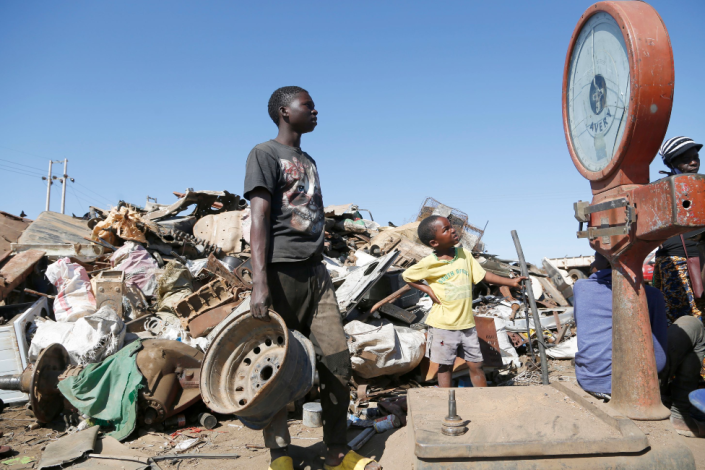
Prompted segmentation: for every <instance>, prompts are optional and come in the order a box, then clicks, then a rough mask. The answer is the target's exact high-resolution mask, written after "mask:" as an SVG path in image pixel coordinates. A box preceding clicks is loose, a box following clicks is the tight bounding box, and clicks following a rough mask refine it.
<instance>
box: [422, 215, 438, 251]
mask: <svg viewBox="0 0 705 470" xmlns="http://www.w3.org/2000/svg"><path fill="white" fill-rule="evenodd" d="M442 218H443V216H441V215H429V216H428V217H426V218H425V219H423V220H422V221H421V223H420V224H419V228H418V234H419V240H421V243H423V244H424V245H426V246H431V240H433V239H434V238H435V237H436V227H435V225H436V221H437V220H438V219H442Z"/></svg>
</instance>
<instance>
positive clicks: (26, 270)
mask: <svg viewBox="0 0 705 470" xmlns="http://www.w3.org/2000/svg"><path fill="white" fill-rule="evenodd" d="M44 255H45V252H44V251H41V250H28V251H24V252H22V253H18V254H16V255H15V256H13V257H12V258H10V259H9V260H8V261H7V262H6V263H5V264H4V265H3V267H2V268H0V300H3V299H4V298H5V297H7V296H8V295H9V294H10V292H12V290H13V289H15V288H16V287H17V286H19V285H20V284H22V282H24V280H25V279H27V277H28V276H29V275H30V274H31V273H32V270H33V269H34V266H35V265H36V264H37V263H39V261H41V259H42V258H44Z"/></svg>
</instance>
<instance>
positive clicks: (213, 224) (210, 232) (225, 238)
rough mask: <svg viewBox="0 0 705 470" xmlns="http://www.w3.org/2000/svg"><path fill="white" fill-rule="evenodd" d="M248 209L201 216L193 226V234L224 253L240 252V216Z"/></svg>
mask: <svg viewBox="0 0 705 470" xmlns="http://www.w3.org/2000/svg"><path fill="white" fill-rule="evenodd" d="M245 214H249V211H247V212H246V211H241V210H239V211H230V212H224V213H222V214H215V215H213V214H211V215H206V216H204V217H202V218H201V219H199V220H198V222H196V225H194V226H193V234H194V235H195V236H196V237H198V238H199V239H201V240H204V241H206V242H208V243H210V244H212V245H215V246H217V247H219V248H221V249H222V250H223V253H226V254H238V253H240V252H242V249H243V243H242V217H243V215H245Z"/></svg>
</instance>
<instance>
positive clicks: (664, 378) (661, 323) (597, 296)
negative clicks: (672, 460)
mask: <svg viewBox="0 0 705 470" xmlns="http://www.w3.org/2000/svg"><path fill="white" fill-rule="evenodd" d="M592 272H593V274H592V275H591V276H590V278H589V279H582V280H579V281H576V283H575V285H574V286H573V296H574V308H575V310H574V315H575V324H576V327H577V330H578V331H577V336H578V352H577V353H576V354H575V376H576V378H577V379H578V383H579V384H580V386H581V387H582V388H583V390H585V391H586V392H588V393H590V394H592V395H594V396H597V397H599V398H603V399H606V400H609V399H610V398H611V394H612V268H611V266H610V264H609V261H607V259H606V258H605V257H604V256H602V255H601V254H600V253H597V252H596V253H595V261H594V263H593V265H592ZM644 288H645V291H646V301H647V304H648V306H649V319H650V320H651V331H652V337H653V341H654V354H655V356H656V369H657V370H658V372H659V378H660V381H661V384H662V386H661V389H662V393H663V392H664V391H666V390H669V389H670V392H671V395H672V405H671V423H672V424H673V427H674V428H675V429H676V431H678V433H679V434H682V435H685V436H690V437H705V426H703V425H702V423H699V422H698V421H696V420H694V419H692V418H691V416H690V411H691V409H690V408H691V407H690V402H689V401H688V393H690V392H691V391H692V390H694V389H695V386H697V380H698V375H699V367H697V364H700V363H702V358H703V354H705V333H703V332H702V331H695V328H693V326H694V325H691V323H692V322H691V320H694V318H693V317H684V318H685V319H684V320H680V319H679V321H680V322H682V323H683V325H682V326H676V325H679V322H676V323H674V324H673V326H672V327H671V328H668V329H667V320H666V305H665V301H664V299H663V294H662V293H661V291H659V290H658V289H656V288H653V287H650V286H644ZM695 321H696V322H697V323H698V324H699V322H698V321H697V320H695ZM699 326H700V329H701V330H702V325H699ZM684 335H685V336H684ZM684 338H687V339H688V341H685V340H684ZM694 345H696V346H695V347H694ZM671 346H672V347H671ZM698 354H700V355H698ZM698 360H700V362H699V363H697V361H698ZM694 361H696V362H694ZM693 364H695V367H697V370H691V369H693V367H694V366H693ZM674 376H675V377H674ZM670 377H674V378H673V380H672V381H670V383H669V381H668V379H669V378H670ZM693 380H694V381H695V386H694V385H693V383H692V382H693Z"/></svg>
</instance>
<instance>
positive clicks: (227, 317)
mask: <svg viewBox="0 0 705 470" xmlns="http://www.w3.org/2000/svg"><path fill="white" fill-rule="evenodd" d="M174 194H175V195H176V196H177V198H178V199H177V201H176V202H175V203H174V204H171V205H162V204H156V203H151V202H148V203H147V204H146V205H145V206H144V207H138V206H136V205H133V204H128V203H125V202H122V201H121V202H120V203H119V204H118V205H117V206H116V207H114V208H112V209H110V210H102V209H99V208H96V207H91V208H90V211H89V213H87V214H86V216H84V217H82V218H77V217H71V216H66V215H62V214H57V213H54V212H43V213H41V214H40V215H39V217H38V218H37V219H36V220H34V221H32V220H29V219H26V218H21V217H16V216H13V215H10V214H6V213H1V212H0V222H1V224H0V228H1V230H2V237H0V243H2V244H0V331H3V330H4V331H5V332H7V335H5V336H0V339H1V340H2V341H5V342H7V344H4V345H1V347H0V350H2V351H6V352H5V353H4V354H5V357H3V358H2V359H3V360H4V363H5V364H9V365H8V366H7V367H5V368H4V369H3V370H2V372H0V374H2V375H3V376H2V377H0V398H1V399H2V400H3V401H4V402H5V403H14V402H22V401H29V403H30V405H29V406H30V408H31V410H32V412H33V414H34V417H35V418H36V420H37V424H36V425H38V426H43V425H47V424H48V423H51V422H52V421H54V420H63V421H64V422H65V424H66V426H67V429H72V430H78V429H84V428H86V427H90V426H92V425H95V424H99V425H101V427H102V428H103V429H104V430H105V432H109V433H110V434H109V435H111V436H113V437H115V438H116V439H118V440H123V439H125V438H127V437H128V436H129V435H130V433H132V432H133V431H134V430H135V429H136V428H139V427H148V428H155V426H156V427H159V426H162V427H163V426H167V427H168V426H170V425H181V426H183V425H185V422H186V421H187V420H186V418H182V417H183V416H184V414H183V413H184V412H185V411H186V410H188V409H192V410H193V409H196V410H197V411H199V413H197V414H195V415H194V414H193V413H191V416H194V417H192V418H191V420H193V421H198V422H199V423H200V422H202V424H203V423H206V422H209V423H211V424H212V422H213V419H215V418H214V417H213V415H211V414H209V413H207V412H208V411H210V412H211V413H214V414H216V415H217V414H218V413H225V414H228V413H232V414H237V415H238V417H240V418H241V419H242V420H243V423H246V422H248V421H249V422H250V423H260V424H261V422H262V420H266V418H267V416H269V414H270V412H272V410H273V411H276V410H275V409H274V408H277V409H279V408H281V406H283V405H284V404H286V403H287V402H294V404H293V405H292V406H293V410H294V411H298V412H301V411H302V409H304V408H303V404H304V402H312V401H314V400H315V398H316V397H317V396H318V390H317V379H316V376H315V369H314V368H313V366H312V364H313V363H314V362H315V360H314V355H313V351H312V350H310V351H309V349H307V346H306V340H305V339H301V338H299V336H298V333H296V334H294V332H291V331H289V330H287V329H286V327H285V325H284V324H283V322H277V321H274V322H271V323H264V322H259V321H258V320H254V319H252V317H251V316H249V313H248V312H249V295H250V292H251V286H252V277H251V270H250V239H249V232H250V209H249V207H248V204H247V202H246V201H245V200H244V199H242V198H240V197H239V196H237V195H234V194H231V193H228V192H227V191H222V192H219V191H193V190H187V191H186V192H185V193H174ZM363 214H364V215H366V216H367V217H364V216H363ZM431 214H434V215H442V216H445V217H448V219H449V220H450V221H451V223H452V224H453V225H454V226H455V228H456V230H457V231H458V233H460V234H461V237H460V238H461V244H462V246H463V247H465V248H466V249H468V250H471V251H472V252H473V254H474V256H475V257H476V258H477V260H478V261H479V263H480V264H481V265H482V266H483V267H484V268H485V269H486V270H487V271H490V272H493V273H495V274H499V275H502V276H510V277H512V276H515V275H518V274H519V267H518V266H517V262H516V261H513V260H511V259H501V258H499V257H497V256H495V255H491V254H488V253H486V252H485V245H484V243H483V241H482V238H483V234H484V229H480V228H478V227H476V226H474V225H472V224H470V223H469V222H468V216H467V214H465V213H463V212H461V211H459V210H457V209H453V208H451V207H448V206H445V205H443V204H441V203H439V202H438V201H436V200H434V199H432V198H428V199H426V200H425V201H424V203H423V205H422V207H421V209H420V211H419V213H418V215H417V217H416V221H414V222H411V223H408V224H405V225H402V226H399V227H397V226H394V225H393V224H391V223H390V224H389V225H388V226H381V225H380V224H378V223H377V222H375V221H374V219H373V216H372V214H371V213H370V212H369V211H368V210H365V209H361V208H359V207H358V206H356V205H354V204H346V205H340V206H329V207H326V208H325V217H326V219H325V245H324V253H323V254H324V263H325V264H326V267H327V269H328V271H329V273H330V275H331V278H332V280H333V284H334V286H335V289H336V297H337V300H338V304H339V307H340V311H341V314H342V316H343V318H344V325H345V326H344V328H345V332H346V335H347V337H348V346H349V351H350V355H351V360H352V364H353V372H354V376H353V380H352V382H351V384H350V385H351V394H352V397H353V401H351V407H350V416H349V418H350V419H349V421H350V424H351V425H353V426H361V427H371V428H375V429H377V430H378V431H379V430H380V429H381V430H384V429H387V428H388V427H389V426H399V425H403V424H404V422H405V409H406V402H405V393H406V390H407V389H408V388H410V387H418V386H421V385H420V384H423V383H428V382H433V381H434V380H435V376H436V370H435V369H434V367H433V365H432V364H431V363H430V362H429V361H428V359H427V357H426V354H425V353H426V330H427V326H426V325H425V323H424V319H425V318H426V316H427V314H428V312H429V311H430V308H431V305H432V304H431V300H430V299H429V298H428V297H427V296H422V294H421V293H420V291H417V290H414V289H410V288H409V287H408V286H406V284H405V283H404V282H403V280H402V278H401V273H402V272H403V271H404V269H406V268H408V267H409V266H411V265H413V264H415V263H416V262H418V261H419V260H420V259H422V258H423V257H425V256H427V255H429V254H431V249H430V248H429V247H427V246H425V245H423V244H422V243H420V241H419V239H418V236H417V227H418V224H419V221H420V220H422V219H423V218H425V217H427V216H428V215H431ZM543 265H544V266H543V267H544V270H541V269H539V268H537V267H536V266H533V265H531V266H530V271H531V283H530V284H527V286H528V288H531V289H533V293H534V296H535V298H536V299H537V300H538V303H539V305H540V307H541V309H540V313H541V326H540V328H541V329H542V330H543V331H544V336H545V337H546V338H548V339H547V341H548V342H549V343H552V344H553V345H555V347H553V348H549V349H548V351H553V353H549V355H551V354H552V357H556V358H565V357H572V356H571V353H572V354H574V350H575V349H576V347H575V341H574V340H575V338H574V335H573V332H574V329H572V328H571V326H572V325H573V314H572V307H571V305H570V302H571V300H572V290H571V287H570V284H571V283H572V279H571V277H570V276H568V275H567V273H566V272H565V271H562V270H559V269H557V268H556V267H555V266H554V264H552V263H551V262H550V261H548V260H546V259H544V263H543ZM524 294H525V293H522V292H512V291H510V290H509V289H508V288H504V287H503V288H497V287H494V286H490V285H487V284H485V283H484V282H481V283H480V284H478V285H476V286H474V292H473V296H474V299H475V300H474V302H473V305H474V309H475V314H476V318H477V320H476V322H477V327H478V332H479V336H480V340H481V347H482V352H483V356H484V358H485V365H486V368H487V370H488V371H497V370H517V369H518V368H520V367H523V366H524V365H523V364H522V361H521V360H520V354H519V352H521V353H524V354H529V353H531V354H533V350H534V348H533V346H535V342H536V337H535V331H536V326H535V325H534V323H533V320H531V321H529V324H528V325H527V318H528V317H529V315H527V307H526V305H527V302H526V298H525V295H524ZM211 345H217V347H216V346H214V347H213V348H209V346H211ZM517 349H518V350H519V352H517ZM248 361H249V362H248ZM460 362H462V361H459V362H458V363H457V365H458V367H457V368H456V372H457V375H466V374H463V373H462V372H460V371H461V370H462V369H463V367H462V366H461V365H460ZM291 364H298V366H293V365H291ZM294 367H296V368H297V370H296V371H295V372H296V373H295V374H294V371H293V368H294ZM245 369H247V370H248V372H247V373H244V372H243V371H244V370H245ZM254 369H256V372H257V373H256V374H254V373H252V374H250V372H249V370H254ZM306 371H308V372H306ZM247 374H249V375H247ZM292 374H294V375H292ZM296 374H298V375H296ZM246 375H247V378H246V377H245V376H246ZM238 377H239V378H238ZM238 380H242V383H240V382H238ZM460 381H461V382H462V381H463V379H462V378H461V379H460ZM495 383H496V382H495ZM517 383H520V381H519V380H517ZM106 384H109V387H108V386H106ZM238 384H239V385H238ZM282 384H286V386H287V388H288V390H287V394H282V393H279V392H280V389H282ZM292 384H295V386H294V385H292ZM106 387H107V388H106ZM108 395H109V396H110V398H106V397H107V396H108ZM202 400H203V401H202ZM282 400H284V401H283V402H282ZM370 402H379V406H378V407H377V408H374V409H372V408H368V405H369V404H370ZM204 405H205V406H204ZM199 407H200V408H199ZM206 407H207V408H206ZM304 410H305V409H304ZM304 414H305V411H304ZM373 418H376V419H377V421H380V422H381V421H385V423H387V424H385V425H374V421H373ZM175 420H176V421H175ZM389 423H391V424H389ZM385 426H387V427H385ZM368 434H369V433H368ZM367 438H369V436H368V437H367ZM362 441H364V439H361V440H360V442H356V443H355V445H358V446H361V445H362V444H364V442H362Z"/></svg>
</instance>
